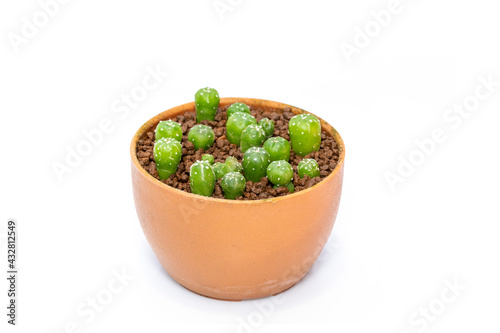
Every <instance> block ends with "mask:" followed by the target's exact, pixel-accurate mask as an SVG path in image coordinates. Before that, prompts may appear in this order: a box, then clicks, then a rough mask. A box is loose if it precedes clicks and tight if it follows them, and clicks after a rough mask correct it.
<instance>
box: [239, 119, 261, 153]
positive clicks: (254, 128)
mask: <svg viewBox="0 0 500 333" xmlns="http://www.w3.org/2000/svg"><path fill="white" fill-rule="evenodd" d="M265 139H266V132H264V129H263V128H262V127H261V126H259V125H255V124H252V125H248V126H247V127H246V128H245V129H244V130H243V132H241V139H240V146H241V151H242V152H243V153H244V152H246V151H247V150H248V149H249V148H251V147H261V146H262V144H263V143H264V140H265Z"/></svg>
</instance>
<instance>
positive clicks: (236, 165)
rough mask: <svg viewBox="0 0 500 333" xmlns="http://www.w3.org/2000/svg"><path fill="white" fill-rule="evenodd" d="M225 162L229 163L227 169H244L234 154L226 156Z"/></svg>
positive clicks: (237, 170)
mask: <svg viewBox="0 0 500 333" xmlns="http://www.w3.org/2000/svg"><path fill="white" fill-rule="evenodd" d="M225 164H226V165H227V169H228V170H229V172H242V171H243V166H242V165H241V163H240V162H238V159H236V157H234V156H228V157H227V158H226V162H225Z"/></svg>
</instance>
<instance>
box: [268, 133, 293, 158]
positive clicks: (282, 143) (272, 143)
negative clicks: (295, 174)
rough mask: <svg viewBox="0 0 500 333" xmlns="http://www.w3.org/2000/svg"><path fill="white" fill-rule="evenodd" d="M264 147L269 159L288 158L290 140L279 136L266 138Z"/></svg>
mask: <svg viewBox="0 0 500 333" xmlns="http://www.w3.org/2000/svg"><path fill="white" fill-rule="evenodd" d="M264 149H265V150H267V152H268V153H269V155H270V156H271V161H279V160H285V161H287V162H288V161H289V160H290V142H288V141H287V140H286V139H285V138H282V137H281V136H276V137H273V138H269V139H267V141H266V142H265V143H264Z"/></svg>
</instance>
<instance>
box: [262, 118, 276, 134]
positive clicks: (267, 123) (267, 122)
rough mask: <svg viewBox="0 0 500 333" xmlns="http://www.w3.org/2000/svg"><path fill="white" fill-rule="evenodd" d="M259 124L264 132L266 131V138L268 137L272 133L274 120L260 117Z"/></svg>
mask: <svg viewBox="0 0 500 333" xmlns="http://www.w3.org/2000/svg"><path fill="white" fill-rule="evenodd" d="M259 125H260V126H262V128H263V129H264V132H266V139H269V138H270V137H272V136H273V134H274V121H272V120H271V119H269V118H262V119H261V120H260V121H259Z"/></svg>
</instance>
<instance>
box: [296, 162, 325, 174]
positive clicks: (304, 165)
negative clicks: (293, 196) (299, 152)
mask: <svg viewBox="0 0 500 333" xmlns="http://www.w3.org/2000/svg"><path fill="white" fill-rule="evenodd" d="M297 173H298V174H299V177H300V178H304V176H306V175H307V176H309V177H311V178H314V177H319V176H320V172H319V165H318V162H316V160H314V159H312V158H306V159H303V160H302V161H300V163H299V165H298V166H297Z"/></svg>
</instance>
